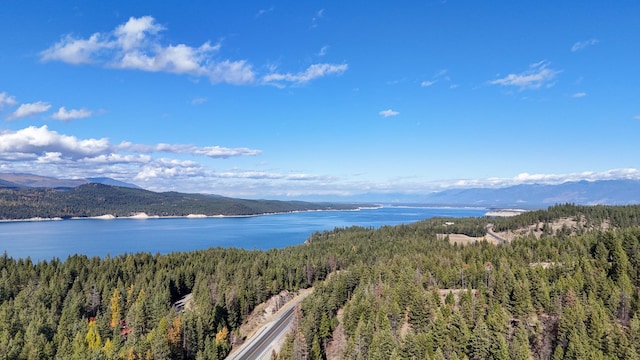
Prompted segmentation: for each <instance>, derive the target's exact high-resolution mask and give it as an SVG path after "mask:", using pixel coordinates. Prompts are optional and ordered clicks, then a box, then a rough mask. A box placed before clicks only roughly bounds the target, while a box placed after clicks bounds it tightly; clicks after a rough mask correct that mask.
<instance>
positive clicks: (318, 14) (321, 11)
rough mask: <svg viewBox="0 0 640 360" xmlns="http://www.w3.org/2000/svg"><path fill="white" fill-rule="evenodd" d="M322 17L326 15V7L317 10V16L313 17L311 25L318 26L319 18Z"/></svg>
mask: <svg viewBox="0 0 640 360" xmlns="http://www.w3.org/2000/svg"><path fill="white" fill-rule="evenodd" d="M322 17H324V9H320V10H318V11H316V13H315V16H313V17H312V18H311V27H312V28H316V27H318V20H320V19H322Z"/></svg>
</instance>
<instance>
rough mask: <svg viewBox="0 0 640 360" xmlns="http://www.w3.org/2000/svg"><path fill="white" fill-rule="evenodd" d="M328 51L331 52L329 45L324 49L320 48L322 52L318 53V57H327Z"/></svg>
mask: <svg viewBox="0 0 640 360" xmlns="http://www.w3.org/2000/svg"><path fill="white" fill-rule="evenodd" d="M327 51H329V45H325V46H323V47H321V48H320V51H319V52H318V56H320V57H322V56H325V55H327Z"/></svg>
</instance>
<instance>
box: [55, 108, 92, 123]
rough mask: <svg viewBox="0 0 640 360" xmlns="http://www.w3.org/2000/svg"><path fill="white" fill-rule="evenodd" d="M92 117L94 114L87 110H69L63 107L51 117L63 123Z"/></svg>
mask: <svg viewBox="0 0 640 360" xmlns="http://www.w3.org/2000/svg"><path fill="white" fill-rule="evenodd" d="M91 115H92V112H91V111H90V110H87V109H71V110H67V109H65V107H64V106H63V107H61V108H60V109H58V111H57V112H56V113H55V114H53V115H51V117H52V118H54V119H57V120H62V121H69V120H75V119H83V118H86V117H89V116H91Z"/></svg>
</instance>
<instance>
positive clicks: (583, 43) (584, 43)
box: [571, 39, 600, 52]
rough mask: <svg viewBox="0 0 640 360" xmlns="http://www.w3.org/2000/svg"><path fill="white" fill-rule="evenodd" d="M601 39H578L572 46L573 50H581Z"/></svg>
mask: <svg viewBox="0 0 640 360" xmlns="http://www.w3.org/2000/svg"><path fill="white" fill-rule="evenodd" d="M599 42H600V41H599V40H598V39H589V40H585V41H578V42H577V43H575V44H573V46H571V52H576V51H580V50H583V49H585V48H587V47H589V46H593V45H595V44H597V43H599Z"/></svg>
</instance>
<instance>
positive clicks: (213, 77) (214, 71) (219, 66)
mask: <svg viewBox="0 0 640 360" xmlns="http://www.w3.org/2000/svg"><path fill="white" fill-rule="evenodd" d="M208 76H209V80H210V81H211V82H212V83H214V84H216V83H222V82H226V83H229V84H233V85H242V84H251V83H253V82H254V80H255V76H256V75H255V73H254V72H253V69H252V66H251V64H249V63H247V62H246V61H245V60H240V61H229V60H225V61H221V62H218V63H215V64H214V65H211V66H210V67H209V71H208Z"/></svg>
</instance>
